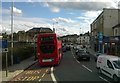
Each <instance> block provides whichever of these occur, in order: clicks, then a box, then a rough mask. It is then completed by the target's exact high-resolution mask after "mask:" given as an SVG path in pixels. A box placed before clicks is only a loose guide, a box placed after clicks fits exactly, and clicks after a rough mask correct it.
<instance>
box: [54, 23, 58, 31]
mask: <svg viewBox="0 0 120 83" xmlns="http://www.w3.org/2000/svg"><path fill="white" fill-rule="evenodd" d="M55 24H58V22H54V23H53V31H54V32H56V33H57V30H56V28H55Z"/></svg>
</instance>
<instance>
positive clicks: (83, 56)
mask: <svg viewBox="0 0 120 83" xmlns="http://www.w3.org/2000/svg"><path fill="white" fill-rule="evenodd" d="M76 57H77V59H78V60H84V59H85V60H87V61H90V55H89V54H88V53H86V52H84V51H79V52H78V53H77V55H76Z"/></svg>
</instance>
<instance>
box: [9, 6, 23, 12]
mask: <svg viewBox="0 0 120 83" xmlns="http://www.w3.org/2000/svg"><path fill="white" fill-rule="evenodd" d="M10 9H11V8H10ZM13 13H14V14H22V10H20V9H18V8H16V7H13Z"/></svg>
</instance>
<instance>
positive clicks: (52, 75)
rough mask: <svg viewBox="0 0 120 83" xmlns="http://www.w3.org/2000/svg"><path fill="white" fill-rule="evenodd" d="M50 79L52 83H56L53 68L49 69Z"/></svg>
mask: <svg viewBox="0 0 120 83" xmlns="http://www.w3.org/2000/svg"><path fill="white" fill-rule="evenodd" d="M50 75H51V77H52V80H53V82H54V83H57V80H56V78H55V76H54V74H53V67H51V74H50Z"/></svg>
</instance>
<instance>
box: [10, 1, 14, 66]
mask: <svg viewBox="0 0 120 83" xmlns="http://www.w3.org/2000/svg"><path fill="white" fill-rule="evenodd" d="M13 5H14V3H13V0H12V2H11V65H13Z"/></svg>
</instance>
